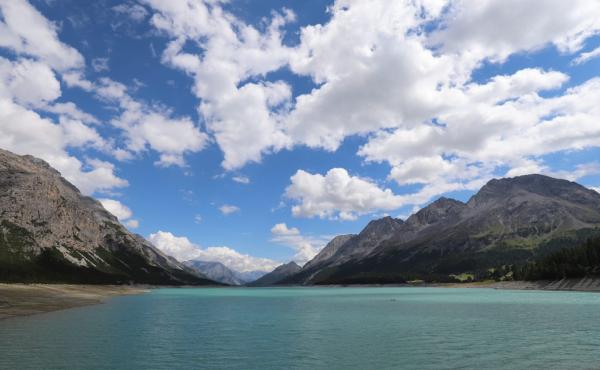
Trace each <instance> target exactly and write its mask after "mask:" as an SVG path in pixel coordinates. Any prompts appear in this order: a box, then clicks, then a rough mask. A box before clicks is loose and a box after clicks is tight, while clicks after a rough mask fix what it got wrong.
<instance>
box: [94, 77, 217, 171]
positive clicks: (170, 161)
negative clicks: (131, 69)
mask: <svg viewBox="0 0 600 370" xmlns="http://www.w3.org/2000/svg"><path fill="white" fill-rule="evenodd" d="M94 91H95V92H96V94H97V95H98V97H100V98H102V99H105V100H107V101H109V102H114V103H117V104H118V105H119V106H120V109H121V114H120V115H119V116H118V117H116V118H114V119H113V120H112V124H113V125H114V126H115V127H117V128H120V129H121V130H123V134H124V136H125V138H126V146H127V149H128V150H129V151H131V152H134V153H139V152H142V151H145V150H146V149H148V148H150V149H152V150H155V151H157V152H158V153H159V154H160V157H159V160H158V161H157V162H156V165H158V166H161V167H168V166H172V165H176V166H181V167H183V166H185V159H184V155H185V154H186V153H190V152H191V153H193V152H198V151H201V150H202V149H204V147H205V146H206V144H207V142H208V136H207V135H206V134H205V133H204V132H202V131H201V130H200V129H199V128H198V127H197V126H196V125H195V124H194V122H192V120H191V119H190V118H189V117H179V118H174V117H172V113H171V111H170V110H168V109H166V108H164V107H162V106H156V105H148V104H146V103H143V102H140V101H138V100H135V99H134V98H132V97H131V96H130V95H129V94H128V92H127V87H126V86H125V85H123V84H121V83H119V82H116V81H113V80H111V79H109V78H106V77H105V78H101V79H100V80H99V83H98V84H96V85H95V90H94Z"/></svg>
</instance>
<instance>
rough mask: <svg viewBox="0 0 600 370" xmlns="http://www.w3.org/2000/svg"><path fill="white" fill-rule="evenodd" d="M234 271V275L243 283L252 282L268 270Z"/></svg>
mask: <svg viewBox="0 0 600 370" xmlns="http://www.w3.org/2000/svg"><path fill="white" fill-rule="evenodd" d="M234 272H235V275H236V276H237V277H238V278H239V279H240V280H242V281H243V282H244V283H250V282H253V281H255V280H257V279H259V278H261V277H263V276H265V275H266V274H268V273H269V272H268V271H261V270H256V271H244V272H240V271H234Z"/></svg>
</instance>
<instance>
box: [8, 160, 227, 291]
mask: <svg viewBox="0 0 600 370" xmlns="http://www.w3.org/2000/svg"><path fill="white" fill-rule="evenodd" d="M0 281H5V282H6V281H8V282H65V283H66V282H68V283H110V284H124V283H139V284H157V285H182V284H194V285H205V284H215V282H213V281H211V280H209V279H207V278H206V277H205V276H202V275H199V274H197V273H195V272H194V271H193V270H191V269H189V268H187V267H186V266H184V265H182V264H181V263H179V262H177V261H176V260H175V259H173V258H171V257H169V256H166V255H164V254H163V253H162V252H160V251H159V250H158V249H156V248H155V247H154V246H153V245H152V244H150V243H149V242H148V241H146V240H145V239H144V238H143V237H141V236H139V235H135V234H132V233H131V232H129V231H128V230H127V229H126V228H125V227H123V226H122V225H121V224H120V223H119V221H118V220H117V218H116V217H115V216H113V215H112V214H110V213H109V212H108V211H106V210H105V209H104V207H102V205H101V204H100V203H99V202H98V201H96V200H94V199H92V198H90V197H86V196H83V195H82V194H81V193H80V192H79V190H77V188H76V187H75V186H73V185H72V184H70V183H69V182H68V181H67V180H65V179H64V178H63V177H62V176H61V175H60V173H59V172H58V171H56V170H55V169H53V168H52V167H50V165H48V164H47V163H46V162H44V161H43V160H41V159H37V158H34V157H32V156H18V155H16V154H13V153H11V152H8V151H5V150H1V149H0Z"/></svg>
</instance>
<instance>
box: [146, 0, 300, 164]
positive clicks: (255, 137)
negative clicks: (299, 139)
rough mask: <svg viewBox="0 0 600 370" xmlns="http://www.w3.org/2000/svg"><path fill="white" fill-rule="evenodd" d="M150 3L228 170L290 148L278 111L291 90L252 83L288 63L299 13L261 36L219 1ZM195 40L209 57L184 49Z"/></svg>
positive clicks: (168, 55) (286, 14)
mask: <svg viewBox="0 0 600 370" xmlns="http://www.w3.org/2000/svg"><path fill="white" fill-rule="evenodd" d="M143 2H144V3H145V4H147V5H148V6H150V7H152V8H153V9H154V15H153V16H152V18H151V23H152V24H153V25H154V27H156V28H157V29H158V30H160V31H162V32H164V33H165V34H167V35H168V36H169V37H171V39H172V41H170V42H169V44H168V46H167V48H166V49H165V50H164V51H163V53H162V60H163V62H164V63H166V64H168V65H170V66H172V67H174V68H177V69H179V70H182V71H184V72H185V73H187V74H188V75H190V76H192V78H193V79H194V87H193V92H194V94H196V96H198V97H199V98H200V99H201V100H202V103H201V104H200V106H199V107H198V109H199V112H200V113H201V114H202V115H203V117H204V120H205V121H206V124H207V128H208V130H209V131H210V132H211V133H212V134H213V135H214V137H215V140H216V142H217V143H218V144H219V146H220V148H221V149H222V150H223V153H224V160H223V167H225V168H226V169H235V168H239V167H241V166H243V165H244V164H246V163H248V162H258V161H260V159H261V156H262V154H263V153H264V152H267V151H271V150H279V149H281V148H284V147H286V146H288V145H289V143H290V141H289V139H288V137H287V136H286V135H285V134H284V133H283V132H282V131H281V127H280V123H279V113H278V112H277V110H278V108H279V107H281V106H283V105H284V104H285V103H287V102H288V101H289V99H290V98H291V89H290V86H289V85H288V84H287V83H285V82H283V81H275V82H269V81H261V82H256V83H255V82H249V81H246V80H248V79H249V78H250V77H253V76H259V75H264V74H266V73H268V72H270V71H273V70H277V69H279V68H281V67H282V66H284V65H285V63H286V60H287V51H286V48H285V47H284V46H283V45H282V42H281V40H282V33H281V30H280V28H281V27H282V26H283V25H285V24H286V23H287V22H291V21H293V19H294V15H293V13H291V12H290V11H283V12H282V13H278V14H276V15H275V16H274V17H273V18H272V19H271V20H270V24H268V26H267V27H266V32H265V33H261V32H260V31H259V30H257V29H256V28H254V27H252V26H250V25H248V24H246V23H244V22H242V21H241V20H239V19H236V18H235V17H233V16H232V15H231V14H228V13H226V12H225V11H224V10H223V9H222V8H221V7H220V5H219V3H218V2H204V1H197V0H185V1H178V2H173V1H168V0H144V1H143ZM188 41H189V42H191V43H192V44H194V45H197V46H199V47H201V48H203V49H204V52H203V54H202V56H200V55H196V54H192V53H189V52H186V51H184V48H183V47H184V45H185V43H186V42H188ZM242 81H246V82H244V83H242Z"/></svg>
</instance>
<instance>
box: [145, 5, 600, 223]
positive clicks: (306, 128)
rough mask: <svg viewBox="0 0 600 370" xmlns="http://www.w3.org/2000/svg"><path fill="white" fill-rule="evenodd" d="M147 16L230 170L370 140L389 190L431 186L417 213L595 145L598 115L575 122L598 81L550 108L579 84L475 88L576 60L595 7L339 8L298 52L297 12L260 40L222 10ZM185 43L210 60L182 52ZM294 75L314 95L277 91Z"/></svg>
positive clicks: (161, 9)
mask: <svg viewBox="0 0 600 370" xmlns="http://www.w3.org/2000/svg"><path fill="white" fill-rule="evenodd" d="M145 3H146V4H147V5H149V6H150V7H151V8H153V12H154V15H153V16H152V21H151V22H152V24H153V25H154V27H155V28H157V29H158V30H161V31H163V32H165V33H166V34H167V35H169V37H170V38H171V42H170V44H169V45H168V47H167V48H166V49H165V50H164V51H163V53H162V58H163V62H164V63H165V64H167V65H170V66H172V67H174V68H177V69H180V70H182V71H184V72H186V73H187V74H188V75H190V76H191V77H192V78H193V79H194V87H193V92H194V93H195V94H196V95H197V96H198V97H199V98H200V99H201V104H200V106H199V111H200V112H201V114H202V115H203V116H204V118H205V120H206V121H207V123H208V125H207V126H208V129H209V131H210V132H211V133H212V134H213V135H214V136H215V139H216V142H217V144H218V145H219V146H220V148H221V150H222V151H223V152H224V157H225V160H224V162H223V166H224V167H225V168H226V169H229V170H231V169H236V168H239V167H242V166H243V165H245V164H246V163H248V162H253V161H254V162H258V161H260V159H261V157H262V155H264V154H265V153H270V152H275V151H278V150H281V149H284V148H291V147H293V146H294V145H307V146H309V147H314V148H323V149H326V150H336V149H337V148H338V146H339V145H340V143H341V142H342V141H343V140H344V139H345V138H346V137H348V136H350V135H356V134H359V135H369V138H370V139H369V142H368V143H367V144H366V145H364V146H363V147H362V148H361V149H360V151H359V154H360V155H361V156H362V157H364V158H365V160H367V161H377V162H387V163H389V164H390V166H391V171H390V176H389V177H390V179H394V180H396V181H397V182H398V183H400V184H402V185H403V184H406V183H420V184H423V185H424V188H423V189H421V190H420V191H419V192H418V193H415V194H412V197H408V198H407V199H406V200H405V201H407V202H412V201H417V200H421V199H425V200H427V199H426V198H427V197H428V196H435V195H437V194H435V192H436V191H451V190H460V189H471V188H473V187H475V186H476V185H477V184H480V183H482V182H483V181H485V180H486V179H487V178H489V177H490V176H491V175H492V174H493V173H494V171H495V170H497V169H498V168H502V167H508V168H509V171H511V170H514V171H513V172H516V171H517V170H521V171H522V170H524V169H525V168H526V166H525V164H528V165H529V167H528V168H541V167H543V164H542V163H541V162H540V160H539V158H537V157H539V156H543V155H545V154H548V153H553V152H556V151H560V150H572V149H582V148H586V147H589V146H597V141H595V129H594V128H593V127H592V126H591V122H592V121H593V120H594V119H596V120H597V119H598V116H597V115H596V112H595V111H593V107H592V106H585V108H584V110H587V111H585V113H584V114H583V117H582V116H581V114H580V112H581V110H579V108H581V107H579V108H578V109H577V110H576V109H571V108H574V105H576V104H578V103H577V102H576V101H571V97H572V95H578V96H579V97H582V98H583V99H582V100H581V103H582V102H591V101H592V99H593V97H592V95H594V93H593V91H592V90H591V89H590V88H589V87H588V86H586V85H588V84H591V83H592V81H588V82H587V83H585V84H583V85H581V86H578V87H575V88H573V89H571V90H569V91H568V92H567V94H565V95H564V96H560V94H557V95H558V96H554V97H550V98H543V97H541V96H540V94H539V93H540V92H541V91H547V90H554V89H560V88H561V87H562V85H563V84H564V83H565V82H566V81H567V80H568V76H567V75H565V74H563V73H561V72H556V71H551V70H541V69H539V68H528V69H524V70H521V71H516V72H515V73H514V74H512V75H506V76H494V77H492V78H491V79H490V80H489V81H487V82H483V83H476V82H473V80H472V72H473V71H474V70H475V69H477V68H478V67H480V66H481V65H482V63H483V62H485V61H488V62H491V63H498V62H500V61H502V60H504V59H506V58H507V57H508V56H509V55H512V54H515V53H519V52H520V53H528V52H531V51H536V50H539V49H540V48H543V47H545V46H547V45H554V46H555V47H557V48H558V49H559V51H560V52H562V53H574V52H577V51H578V50H580V49H581V48H582V46H583V44H584V42H585V41H586V39H588V38H589V37H591V36H593V35H594V34H597V33H598V32H599V31H600V3H597V2H590V1H586V0H576V1H574V2H572V3H566V2H564V1H562V0H550V1H548V2H545V3H544V6H543V7H540V6H539V2H538V1H535V0H510V1H503V0H489V1H481V2H478V3H477V4H472V3H471V2H467V1H462V0H455V1H412V2H400V1H387V0H374V1H369V2H361V1H342V0H339V1H336V2H334V4H333V5H332V6H331V7H330V8H329V11H330V14H331V17H330V19H329V20H328V21H327V22H326V23H324V24H318V25H310V26H306V27H302V28H300V42H299V44H298V45H297V46H295V47H288V46H285V45H283V43H282V41H281V39H282V31H281V26H282V25H284V24H285V23H286V22H290V21H293V19H294V17H293V15H292V14H291V13H289V12H285V11H284V12H282V13H281V14H275V15H274V16H273V17H272V18H271V19H270V20H266V21H265V22H267V23H266V24H267V26H265V28H264V30H259V29H256V28H254V27H252V26H250V25H247V24H245V23H244V22H243V21H241V20H240V19H238V18H236V17H235V16H234V15H232V14H230V13H227V11H225V10H224V9H223V8H221V6H220V3H219V2H209V1H201V0H196V1H194V0H187V1H182V2H177V3H172V2H168V1H166V0H146V1H145ZM268 22H270V24H269V23H268ZM432 25H433V28H434V29H433V30H431V27H432ZM186 42H191V43H192V44H193V45H195V46H197V47H199V48H200V49H202V52H201V53H192V52H189V51H187V50H184V49H183V45H184V44H185V43H186ZM286 66H287V67H289V68H290V70H291V71H292V72H293V73H295V74H297V75H301V76H308V77H309V78H311V79H312V80H313V82H314V83H315V87H314V88H313V89H312V90H311V91H310V92H309V93H306V94H303V95H300V96H297V97H294V98H292V96H291V95H290V92H289V86H288V84H287V83H286V82H285V81H275V82H273V81H267V80H266V79H265V75H266V74H267V73H268V72H270V71H275V70H278V69H280V68H282V67H286ZM248 81H250V82H248ZM582 95H586V96H585V97H583V96H582ZM569 105H571V106H572V107H569ZM580 105H581V104H580ZM582 118H583V119H582ZM568 125H569V126H570V127H571V128H572V130H567V126H568ZM584 133H585V134H586V135H589V136H587V137H584V136H578V135H579V134H584ZM576 136H577V137H576ZM515 143H516V144H515ZM521 144H522V145H521ZM514 148H517V150H513V149H514ZM532 163H533V164H535V165H534V166H531V164H532ZM393 199H395V200H396V201H395V202H396V203H394V204H400V203H402V202H400V201H399V200H397V199H398V198H393ZM409 199H412V200H409ZM305 207H309V208H310V207H312V205H306V206H305ZM315 207H316V208H317V209H321V208H322V206H315ZM336 207H337V205H336V206H331V207H330V206H326V207H325V208H330V209H336ZM361 207H363V206H361ZM348 208H349V209H354V208H355V207H348ZM359 208H360V207H359ZM363 208H364V207H363ZM366 208H369V207H368V206H367V207H366ZM295 209H296V212H297V213H298V214H301V213H308V214H312V215H317V214H319V213H320V211H318V210H315V211H305V212H304V211H302V209H303V208H302V207H300V206H297V207H296V208H295ZM327 212H329V213H327ZM327 212H326V214H325V216H327V217H331V216H332V214H335V212H334V211H327ZM338 216H339V217H350V218H351V217H355V215H354V214H353V213H352V212H351V213H349V214H347V213H340V214H339V215H338Z"/></svg>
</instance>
